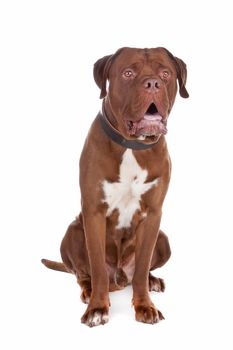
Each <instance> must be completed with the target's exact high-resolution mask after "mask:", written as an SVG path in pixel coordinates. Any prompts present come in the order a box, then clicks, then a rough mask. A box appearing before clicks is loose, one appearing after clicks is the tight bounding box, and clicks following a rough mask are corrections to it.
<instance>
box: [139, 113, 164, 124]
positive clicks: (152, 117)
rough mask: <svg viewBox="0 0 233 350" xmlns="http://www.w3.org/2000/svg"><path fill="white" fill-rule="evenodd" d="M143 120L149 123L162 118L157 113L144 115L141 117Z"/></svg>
mask: <svg viewBox="0 0 233 350" xmlns="http://www.w3.org/2000/svg"><path fill="white" fill-rule="evenodd" d="M143 119H144V120H149V121H159V122H160V121H161V120H162V119H163V118H162V117H161V115H160V114H159V113H156V114H145V115H144V117H143Z"/></svg>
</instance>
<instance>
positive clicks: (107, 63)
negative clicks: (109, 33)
mask: <svg viewBox="0 0 233 350" xmlns="http://www.w3.org/2000/svg"><path fill="white" fill-rule="evenodd" d="M186 77H187V71H186V65H185V63H184V62H183V61H182V60H181V59H179V58H177V57H174V56H173V55H172V54H171V53H170V52H169V51H167V50H166V49H164V48H155V49H133V48H122V49H120V50H118V51H117V52H116V53H115V54H114V55H110V56H105V57H103V58H101V59H100V60H98V61H97V62H96V63H95V66H94V78H95V81H96V83H97V85H98V86H99V87H100V89H101V95H100V97H101V98H103V97H105V96H106V104H107V105H108V108H109V109H110V110H111V113H112V115H113V117H114V118H115V121H116V125H117V128H118V130H119V131H120V133H121V134H122V135H123V136H124V137H125V138H128V139H140V140H144V141H145V142H153V141H154V140H155V138H157V137H158V136H159V135H161V134H166V132H167V128H166V125H167V118H168V116H169V113H170V111H171V109H172V106H173V103H174V101H175V96H176V92H177V80H178V83H179V92H180V95H181V96H182V97H185V98H186V97H188V93H187V91H186V88H185V83H186ZM107 80H108V81H109V87H108V92H107V90H106V83H107Z"/></svg>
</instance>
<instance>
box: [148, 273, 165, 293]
mask: <svg viewBox="0 0 233 350" xmlns="http://www.w3.org/2000/svg"><path fill="white" fill-rule="evenodd" d="M149 291H150V292H151V291H155V292H164V291H165V283H164V280H163V279H162V278H157V277H154V276H152V275H151V274H150V275H149Z"/></svg>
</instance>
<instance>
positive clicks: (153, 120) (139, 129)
mask: <svg viewBox="0 0 233 350" xmlns="http://www.w3.org/2000/svg"><path fill="white" fill-rule="evenodd" d="M162 119H163V117H162V116H161V115H160V114H159V113H156V114H145V115H144V117H143V118H142V119H141V120H140V121H139V122H138V123H137V124H136V125H135V129H136V130H135V134H136V136H140V135H144V136H153V135H154V136H156V135H159V134H166V132H167V129H166V126H165V125H164V124H163V122H162Z"/></svg>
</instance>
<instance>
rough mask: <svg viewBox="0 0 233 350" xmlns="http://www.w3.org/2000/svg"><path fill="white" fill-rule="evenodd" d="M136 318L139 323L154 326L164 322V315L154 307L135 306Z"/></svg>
mask: <svg viewBox="0 0 233 350" xmlns="http://www.w3.org/2000/svg"><path fill="white" fill-rule="evenodd" d="M135 312H136V314H135V318H136V320H137V321H138V322H143V323H149V324H154V323H158V322H159V321H161V320H164V317H163V314H162V313H161V312H160V311H159V310H157V309H156V308H155V307H154V306H153V305H148V306H147V305H140V304H139V305H137V306H135Z"/></svg>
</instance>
